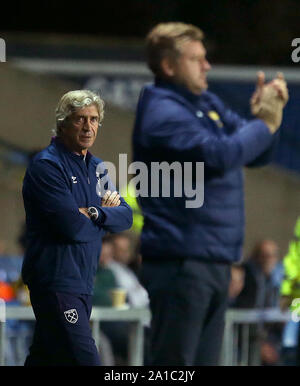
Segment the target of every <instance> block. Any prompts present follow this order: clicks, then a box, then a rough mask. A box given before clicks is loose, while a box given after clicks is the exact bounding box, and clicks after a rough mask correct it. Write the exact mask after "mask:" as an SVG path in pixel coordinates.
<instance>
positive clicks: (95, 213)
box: [87, 206, 99, 221]
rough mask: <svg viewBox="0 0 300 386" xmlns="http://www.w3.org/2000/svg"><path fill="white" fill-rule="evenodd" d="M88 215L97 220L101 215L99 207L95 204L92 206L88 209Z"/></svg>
mask: <svg viewBox="0 0 300 386" xmlns="http://www.w3.org/2000/svg"><path fill="white" fill-rule="evenodd" d="M87 212H88V215H89V216H90V218H91V219H92V220H93V221H96V220H97V218H98V217H99V213H98V209H97V208H95V207H94V206H90V207H89V208H88V210H87Z"/></svg>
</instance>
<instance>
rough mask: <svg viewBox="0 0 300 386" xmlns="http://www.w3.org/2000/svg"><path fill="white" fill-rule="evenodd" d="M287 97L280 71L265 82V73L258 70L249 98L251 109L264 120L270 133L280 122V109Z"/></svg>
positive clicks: (281, 109) (285, 86) (273, 131)
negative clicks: (254, 87)
mask: <svg viewBox="0 0 300 386" xmlns="http://www.w3.org/2000/svg"><path fill="white" fill-rule="evenodd" d="M288 99H289V95H288V89H287V85H286V82H285V80H284V76H283V74H282V73H281V72H278V73H277V76H276V78H274V79H273V80H272V81H271V82H269V83H267V84H265V74H264V73H263V72H262V71H260V72H258V74H257V84H256V90H255V92H254V93H253V95H252V97H251V100H250V105H251V111H252V114H253V115H255V116H256V117H257V118H260V119H261V120H263V121H264V122H265V124H266V125H267V126H268V127H269V129H270V132H271V133H272V134H273V133H275V132H276V131H277V130H278V128H279V126H280V124H281V121H282V111H283V108H284V106H285V105H286V103H287V101H288Z"/></svg>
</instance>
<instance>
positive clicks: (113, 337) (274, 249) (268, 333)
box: [0, 229, 298, 366]
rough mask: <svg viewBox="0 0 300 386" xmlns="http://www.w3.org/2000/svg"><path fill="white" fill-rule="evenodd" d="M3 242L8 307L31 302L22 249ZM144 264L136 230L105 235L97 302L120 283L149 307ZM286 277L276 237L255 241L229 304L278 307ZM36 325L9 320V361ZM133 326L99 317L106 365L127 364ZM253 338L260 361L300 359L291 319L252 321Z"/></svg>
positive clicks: (0, 263) (0, 270)
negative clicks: (10, 252)
mask: <svg viewBox="0 0 300 386" xmlns="http://www.w3.org/2000/svg"><path fill="white" fill-rule="evenodd" d="M18 241H19V245H20V250H21V251H24V249H25V247H26V245H25V237H24V230H23V229H22V232H21V235H20V237H19V240H18ZM0 248H1V249H0V298H2V299H4V300H5V302H6V304H7V306H8V307H9V306H10V305H26V306H29V305H30V299H29V293H28V290H27V288H26V286H25V285H24V284H23V282H22V279H21V276H20V269H21V264H22V253H21V254H20V256H15V257H12V256H7V255H6V253H5V242H4V241H3V240H2V241H1V243H0ZM287 256H288V255H287ZM140 267H141V255H140V254H139V241H138V237H137V235H136V234H135V233H132V232H122V233H118V234H113V235H111V234H108V235H107V236H105V237H104V239H103V246H102V251H101V255H100V256H99V266H98V271H97V274H96V278H95V288H94V296H93V304H94V305H95V306H102V307H111V306H113V303H112V297H111V290H112V289H116V288H122V289H124V290H125V292H126V303H125V306H126V307H148V305H149V298H148V294H147V291H146V290H145V288H144V287H143V285H142V284H141V280H140ZM283 280H284V259H283V256H281V252H280V250H279V247H278V245H277V243H276V241H274V240H271V239H263V240H261V241H259V242H257V244H256V245H254V247H253V250H252V252H251V253H250V255H249V256H247V257H245V258H244V259H243V260H242V262H241V263H238V264H234V265H233V266H232V268H231V282H230V286H229V290H228V299H229V308H231V309H260V310H262V309H267V308H278V309H280V306H281V304H280V303H281V299H282V297H281V287H282V282H283ZM33 326H34V321H20V320H8V321H7V323H6V337H7V342H8V344H7V345H6V353H5V356H6V364H7V365H22V361H23V360H24V358H25V356H26V353H27V350H28V347H29V345H30V341H31V338H32V332H33ZM129 327H130V322H124V321H105V322H104V321H103V322H101V326H100V341H101V345H100V347H99V352H100V356H101V360H102V363H103V364H104V365H127V364H128V346H129ZM144 331H145V347H144V357H145V360H144V361H145V364H147V357H148V351H149V345H148V336H149V326H148V325H145V326H144ZM240 333H241V331H240ZM249 344H250V346H251V345H252V346H254V345H256V344H259V347H260V363H261V364H262V365H264V366H279V365H298V359H297V358H298V357H297V347H298V323H295V322H293V321H292V320H291V321H290V322H288V323H286V324H284V323H274V322H273V323H260V324H253V325H252V326H251V327H250V335H249ZM250 363H251V359H250Z"/></svg>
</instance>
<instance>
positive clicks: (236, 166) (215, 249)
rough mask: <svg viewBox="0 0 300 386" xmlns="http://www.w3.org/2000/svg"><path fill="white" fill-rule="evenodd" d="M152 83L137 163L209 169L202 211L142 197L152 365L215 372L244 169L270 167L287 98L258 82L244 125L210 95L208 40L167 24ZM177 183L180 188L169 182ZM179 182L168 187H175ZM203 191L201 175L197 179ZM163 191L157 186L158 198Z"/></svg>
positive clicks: (142, 114)
mask: <svg viewBox="0 0 300 386" xmlns="http://www.w3.org/2000/svg"><path fill="white" fill-rule="evenodd" d="M146 42H147V60H148V65H149V67H150V69H151V71H152V72H153V74H154V76H155V83H154V84H152V85H147V86H145V87H144V89H143V90H142V93H141V95H140V99H139V102H138V106H137V115H136V122H135V128H134V133H133V150H134V161H142V162H144V163H146V164H147V165H148V167H150V165H151V162H154V161H155V162H163V161H167V162H168V163H169V164H170V163H173V162H175V161H177V162H180V163H181V165H182V166H183V165H184V163H185V162H192V163H193V165H194V166H196V163H197V162H204V176H205V177H204V178H205V181H204V204H203V206H202V207H198V208H186V207H185V202H186V199H187V198H188V196H185V194H183V197H178V196H175V194H173V196H172V194H171V195H170V197H162V196H161V195H159V196H158V197H151V195H150V193H149V192H150V191H151V187H152V185H151V178H149V191H148V196H147V197H145V195H143V196H140V197H139V203H140V205H141V208H142V211H143V215H144V227H143V231H142V235H141V254H142V259H143V271H142V277H143V282H144V285H145V287H146V289H147V290H148V292H149V296H150V305H151V311H152V326H151V327H152V331H151V334H152V344H151V355H152V360H151V364H152V365H179V366H180V365H216V364H218V360H219V352H220V348H221V343H222V336H223V326H224V313H225V310H226V307H227V303H228V298H227V296H228V295H227V294H228V285H229V280H230V264H231V263H233V262H236V261H237V260H239V259H240V257H241V250H242V245H243V231H244V201H243V176H242V167H243V166H259V165H264V164H266V163H267V162H269V161H270V159H271V155H272V151H273V149H274V145H275V143H276V139H277V137H278V135H277V132H278V128H279V126H280V124H281V120H282V111H283V107H284V105H285V104H286V102H287V100H288V92H287V88H286V84H285V81H284V78H283V75H282V74H278V76H277V78H275V79H274V80H273V81H272V82H270V83H268V84H265V81H264V74H263V73H260V74H259V77H258V83H257V88H256V91H255V93H254V94H253V96H252V98H251V109H252V113H253V114H254V115H255V118H256V119H253V120H251V121H246V120H245V119H242V118H241V117H240V116H239V115H238V114H236V113H235V112H233V111H232V110H230V109H228V108H226V107H225V105H224V104H223V102H222V101H221V100H220V99H219V98H218V97H217V96H216V95H214V94H212V93H210V92H208V91H206V90H207V87H208V85H207V78H206V75H207V72H208V71H209V70H210V68H211V66H210V64H209V62H208V61H207V59H206V50H205V47H204V45H203V33H202V31H201V30H200V29H199V28H197V27H195V26H192V25H187V24H184V23H162V24H159V25H157V26H156V27H154V28H153V29H152V30H151V31H150V32H149V34H148V36H147V39H146ZM172 178H173V179H172ZM178 183H180V184H181V183H182V181H178V180H177V181H175V180H174V177H172V176H171V178H170V186H171V187H173V188H174V187H176V184H178ZM191 183H192V185H193V186H194V185H195V183H197V180H196V178H195V175H194V177H193V179H191ZM161 187H162V185H161V184H160V185H159V191H160V192H161V190H162V189H161Z"/></svg>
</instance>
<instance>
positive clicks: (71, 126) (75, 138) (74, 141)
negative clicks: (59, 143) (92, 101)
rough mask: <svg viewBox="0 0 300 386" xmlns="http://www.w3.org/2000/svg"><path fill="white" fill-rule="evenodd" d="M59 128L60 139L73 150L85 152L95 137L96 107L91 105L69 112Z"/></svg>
mask: <svg viewBox="0 0 300 386" xmlns="http://www.w3.org/2000/svg"><path fill="white" fill-rule="evenodd" d="M65 126H66V127H63V128H62V129H61V139H62V140H63V142H64V143H65V145H66V146H67V147H68V148H69V149H70V150H71V151H73V152H75V153H78V154H86V151H87V149H89V148H90V147H91V146H93V144H94V142H95V139H96V137H97V131H98V126H99V114H98V110H97V107H96V106H95V105H91V106H88V107H84V108H82V109H80V110H77V111H75V112H74V113H73V114H71V115H70V116H69V117H68V119H67V123H66V125H65Z"/></svg>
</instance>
